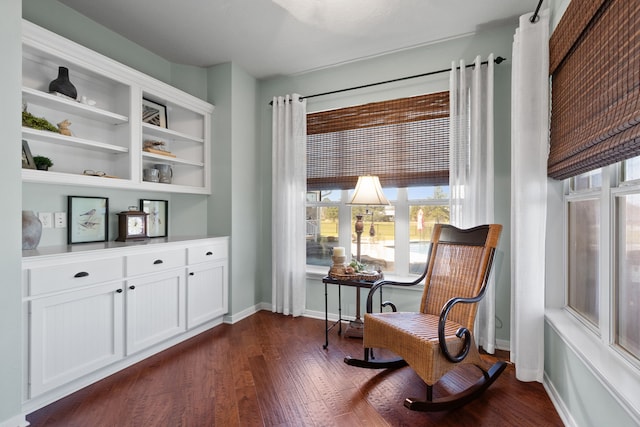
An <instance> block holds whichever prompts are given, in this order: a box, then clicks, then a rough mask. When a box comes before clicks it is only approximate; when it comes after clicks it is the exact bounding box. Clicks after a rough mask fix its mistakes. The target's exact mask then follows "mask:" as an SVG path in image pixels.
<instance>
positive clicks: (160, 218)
mask: <svg viewBox="0 0 640 427" xmlns="http://www.w3.org/2000/svg"><path fill="white" fill-rule="evenodd" d="M140 210H141V211H142V212H146V213H148V214H149V215H147V235H148V236H149V237H167V235H168V231H169V202H168V201H167V200H148V199H140Z"/></svg>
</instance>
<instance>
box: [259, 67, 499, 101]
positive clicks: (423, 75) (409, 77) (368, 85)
mask: <svg viewBox="0 0 640 427" xmlns="http://www.w3.org/2000/svg"><path fill="white" fill-rule="evenodd" d="M504 60H506V58H503V57H502V56H498V57H496V59H494V60H493V62H495V63H496V64H500V63H501V62H502V61H504ZM488 63H489V62H488V61H483V62H481V63H480V64H481V65H486V64H488ZM474 66H475V64H468V65H466V67H465V68H470V67H474ZM458 68H460V67H458ZM449 71H451V68H446V69H443V70H437V71H430V72H428V73H422V74H415V75H413V76H407V77H400V78H397V79H391V80H385V81H382V82H377V83H369V84H366V85H360V86H353V87H348V88H345V89H338V90H332V91H329V92H322V93H316V94H315V95H308V96H301V97H300V100H301V101H302V100H303V99H309V98H316V97H318V96H325V95H333V94H334V93H340V92H347V91H350V90H356V89H364V88H367V87H372V86H378V85H384V84H387V83H395V82H399V81H402V80H409V79H415V78H418V77H426V76H432V75H434V74H441V73H447V72H449ZM269 105H273V101H270V102H269Z"/></svg>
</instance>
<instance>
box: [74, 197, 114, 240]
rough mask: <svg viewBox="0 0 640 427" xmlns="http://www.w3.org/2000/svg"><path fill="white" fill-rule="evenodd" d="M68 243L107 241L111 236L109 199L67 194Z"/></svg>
mask: <svg viewBox="0 0 640 427" xmlns="http://www.w3.org/2000/svg"><path fill="white" fill-rule="evenodd" d="M67 208H68V209H67V241H68V243H69V244H70V245H71V244H75V243H93V242H106V241H107V239H108V237H109V199H108V198H106V197H86V196H67Z"/></svg>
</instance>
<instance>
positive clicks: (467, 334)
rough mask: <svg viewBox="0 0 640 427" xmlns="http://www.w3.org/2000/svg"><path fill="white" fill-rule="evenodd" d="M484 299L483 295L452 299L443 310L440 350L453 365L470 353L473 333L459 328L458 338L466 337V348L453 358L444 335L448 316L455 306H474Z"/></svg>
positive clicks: (439, 324)
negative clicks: (461, 304)
mask: <svg viewBox="0 0 640 427" xmlns="http://www.w3.org/2000/svg"><path fill="white" fill-rule="evenodd" d="M482 297H483V295H482V294H481V295H478V296H477V297H475V298H451V299H450V300H449V301H447V303H446V304H445V305H444V307H443V308H442V311H441V312H440V319H439V320H438V343H439V344H440V350H442V353H444V357H446V358H447V360H448V361H450V362H452V363H458V362H460V361H462V360H463V359H464V358H465V357H467V354H468V353H469V348H470V347H471V332H470V331H469V329H467V328H465V327H464V326H463V327H461V328H458V330H457V331H456V336H457V337H458V338H462V336H463V335H464V346H463V348H462V350H460V353H458V354H457V355H455V356H452V355H451V353H450V352H449V349H448V348H447V341H446V338H445V334H444V326H445V323H446V322H447V316H448V315H449V312H450V311H451V309H452V308H453V306H454V305H456V304H458V303H463V304H473V303H475V302H478V301H480V300H481V299H482Z"/></svg>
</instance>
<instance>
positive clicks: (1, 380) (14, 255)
mask: <svg viewBox="0 0 640 427" xmlns="http://www.w3.org/2000/svg"><path fill="white" fill-rule="evenodd" d="M20 4H21V3H20V0H4V1H2V2H1V3H0V46H1V49H0V50H1V51H2V64H3V65H2V68H0V93H2V102H0V129H2V138H3V140H4V143H3V144H2V146H3V150H4V152H3V155H2V156H1V157H0V182H2V206H3V209H0V223H2V228H0V230H2V231H1V234H0V240H2V245H0V277H1V278H2V280H0V292H1V294H2V297H0V425H3V424H4V423H9V421H10V420H13V422H16V420H18V419H19V418H17V417H19V416H20V413H21V390H22V369H21V367H22V356H23V355H22V328H21V325H22V305H21V285H20V283H21V278H20V262H21V256H22V237H21V229H22V226H21V224H22V219H21V213H20V211H21V209H20V205H21V192H22V189H21V187H20V179H21V178H20V173H21V172H20V170H21V169H20V162H19V161H18V159H19V158H20V152H21V146H20V142H19V141H20V140H21V139H22V138H21V131H20V108H19V106H20V103H21V99H22V95H21V93H20V87H21V81H22V71H21V64H22V59H21V58H22V53H21V43H22V42H21V38H20V33H21V30H20V13H21V12H20V11H21V9H20ZM14 425H15V424H14Z"/></svg>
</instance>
